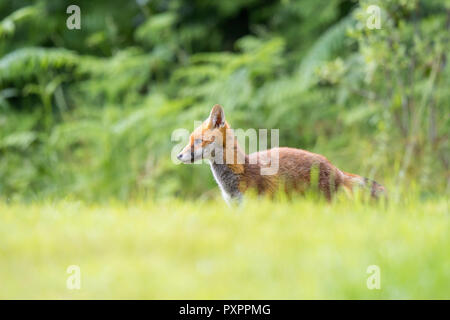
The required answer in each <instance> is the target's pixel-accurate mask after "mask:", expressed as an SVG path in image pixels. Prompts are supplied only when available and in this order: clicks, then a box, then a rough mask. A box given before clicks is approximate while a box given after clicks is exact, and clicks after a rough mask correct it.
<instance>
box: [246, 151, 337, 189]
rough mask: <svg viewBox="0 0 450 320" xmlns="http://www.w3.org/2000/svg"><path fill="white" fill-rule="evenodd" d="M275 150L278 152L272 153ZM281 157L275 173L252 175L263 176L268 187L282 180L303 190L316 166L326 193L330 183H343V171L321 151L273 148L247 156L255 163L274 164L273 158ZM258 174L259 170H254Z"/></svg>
mask: <svg viewBox="0 0 450 320" xmlns="http://www.w3.org/2000/svg"><path fill="white" fill-rule="evenodd" d="M274 152H277V153H278V156H277V155H276V154H273V153H274ZM277 159H278V171H277V173H276V174H275V175H273V176H272V177H266V178H265V177H251V176H250V177H249V178H253V179H256V180H259V179H263V181H266V182H268V184H269V186H268V187H269V188H276V187H278V186H279V183H280V182H281V183H283V184H285V188H287V189H297V190H303V189H304V188H305V187H306V186H307V185H309V183H310V179H311V168H313V167H314V168H316V170H317V174H318V183H319V187H320V189H322V190H323V191H325V192H326V193H329V192H330V190H329V189H330V187H332V188H334V189H337V188H338V187H339V185H340V184H341V183H342V172H341V171H340V170H339V169H338V168H336V167H335V166H334V165H332V164H331V163H330V161H328V159H327V158H325V157H324V156H322V155H320V154H316V153H312V152H309V151H306V150H302V149H294V148H287V147H283V148H273V149H269V150H264V151H260V152H255V153H252V154H250V155H249V156H248V160H249V163H253V164H255V166H256V167H259V168H261V167H267V166H269V165H272V166H273V165H274V164H273V163H272V162H273V161H277ZM252 172H254V174H255V175H257V174H258V173H257V171H256V170H252Z"/></svg>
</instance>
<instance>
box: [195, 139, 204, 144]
mask: <svg viewBox="0 0 450 320" xmlns="http://www.w3.org/2000/svg"><path fill="white" fill-rule="evenodd" d="M200 143H202V139H195V140H194V144H195V145H197V144H200Z"/></svg>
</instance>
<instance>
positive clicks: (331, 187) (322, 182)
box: [177, 104, 385, 203]
mask: <svg viewBox="0 0 450 320" xmlns="http://www.w3.org/2000/svg"><path fill="white" fill-rule="evenodd" d="M230 138H231V139H230ZM230 154H231V155H232V156H231V157H229V156H228V155H230ZM274 154H276V155H277V156H278V157H277V161H278V163H277V165H278V170H277V172H276V173H275V174H269V175H264V174H261V169H262V167H264V166H267V163H266V162H263V161H262V160H263V159H268V158H270V159H272V158H271V156H272V155H274ZM177 158H178V159H179V160H180V161H181V162H183V163H193V162H195V161H197V160H201V159H208V160H209V161H210V164H211V170H212V173H213V175H214V178H215V179H216V181H217V184H218V185H219V187H220V189H221V191H222V195H223V197H224V199H225V200H226V201H227V202H228V203H229V202H233V201H236V200H237V201H238V202H239V201H240V200H241V199H242V196H243V194H244V193H245V192H246V191H247V190H248V189H250V188H252V189H255V190H256V191H257V193H258V194H268V195H273V194H274V193H275V192H276V191H277V190H278V189H279V188H280V187H282V188H284V189H283V190H284V191H285V192H286V193H287V194H290V193H292V192H298V193H303V192H304V191H305V190H306V188H307V187H309V186H310V184H311V172H312V170H313V168H316V169H317V180H318V181H317V183H318V187H319V190H320V191H321V192H322V193H323V194H324V195H325V197H326V199H327V200H329V201H330V200H331V198H332V196H333V195H334V194H335V193H336V192H337V191H338V189H339V188H340V187H341V186H342V187H344V188H345V189H347V191H350V192H351V191H352V190H353V188H354V187H355V186H360V187H370V190H371V196H372V197H373V198H378V197H379V196H380V195H381V194H384V192H385V189H384V187H383V186H381V185H380V184H378V183H377V182H375V181H372V180H369V179H367V178H363V177H361V176H358V175H356V174H351V173H347V172H344V171H341V170H339V169H338V168H337V167H335V166H334V165H333V164H331V162H330V161H328V159H326V158H325V157H324V156H322V155H320V154H316V153H312V152H309V151H305V150H301V149H294V148H273V149H270V150H265V151H260V152H255V153H252V154H249V155H247V154H245V153H244V151H243V150H242V149H241V148H240V147H239V145H238V143H237V140H236V139H234V133H233V130H232V129H231V128H230V126H229V125H228V123H227V122H226V121H225V113H224V110H223V108H222V107H221V106H220V105H218V104H216V105H214V107H213V108H212V110H211V113H210V115H209V117H208V118H207V119H206V120H205V121H204V122H203V123H202V124H201V125H200V126H199V127H198V128H196V129H195V130H194V131H193V132H192V134H191V135H190V137H189V143H188V144H187V146H186V147H185V148H184V149H183V150H182V151H181V152H180V153H179V154H178V156H177Z"/></svg>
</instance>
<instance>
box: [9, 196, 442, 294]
mask: <svg viewBox="0 0 450 320" xmlns="http://www.w3.org/2000/svg"><path fill="white" fill-rule="evenodd" d="M448 204H449V203H448V199H445V198H436V199H432V200H431V199H430V200H425V201H420V202H419V201H417V200H413V199H408V200H404V201H402V202H401V203H394V202H391V203H389V204H388V205H377V204H367V203H362V202H359V201H348V200H342V199H339V200H337V201H335V202H333V203H331V204H327V203H323V202H320V201H317V200H315V199H310V198H303V199H296V200H293V201H290V202H286V201H275V202H270V201H268V200H264V199H249V200H247V201H246V202H245V203H244V204H243V205H242V206H240V207H234V208H228V207H226V206H225V205H224V203H223V201H222V200H218V201H197V202H180V201H177V200H170V201H159V202H137V203H134V204H129V205H124V204H123V203H110V204H104V205H88V204H84V203H82V202H78V201H70V200H66V201H58V202H55V203H50V202H47V203H33V204H23V203H22V204H21V203H10V204H6V203H4V202H3V203H1V204H0V212H1V215H0V235H1V236H0V237H1V239H0V242H1V244H2V245H1V250H0V261H1V263H0V283H1V289H0V298H3V299H5V298H6V299H12V298H31V299H33V298H44V299H47V298H56V299H60V298H69V299H81V298H113V299H114V298H137V299H140V298H150V299H151V298H163V299H165V298H172V299H178V298H192V299H199V298H206V299H209V298H223V299H245V298H251V299H255V298H258V299H303V298H308V299H309V298H311V299H316V298H325V299H334V298H345V299H361V298H362V299H382V298H389V299H404V298H412V299H420V298H425V299H428V298H438V299H444V298H447V299H448V298H450V292H449V290H448V288H449V287H450V236H449V233H448V230H450V222H449V221H450V220H449V210H448V209H449V208H448ZM69 265H78V266H79V267H80V269H81V289H80V290H69V289H67V287H66V281H67V278H68V277H69V276H70V274H67V273H66V270H67V268H68V266H69ZM370 265H377V266H379V268H380V272H381V289H380V290H376V289H375V290H369V289H368V288H367V285H366V281H367V278H368V277H369V276H370V274H368V273H367V268H368V266H370Z"/></svg>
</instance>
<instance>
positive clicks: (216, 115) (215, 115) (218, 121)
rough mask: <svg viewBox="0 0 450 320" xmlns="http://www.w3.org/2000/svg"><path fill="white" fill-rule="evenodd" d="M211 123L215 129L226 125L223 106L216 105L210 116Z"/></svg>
mask: <svg viewBox="0 0 450 320" xmlns="http://www.w3.org/2000/svg"><path fill="white" fill-rule="evenodd" d="M209 121H210V122H211V125H212V126H213V127H214V128H222V127H223V126H224V125H225V113H224V112H223V108H222V106H221V105H219V104H216V105H214V107H213V108H212V110H211V114H210V115H209Z"/></svg>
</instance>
